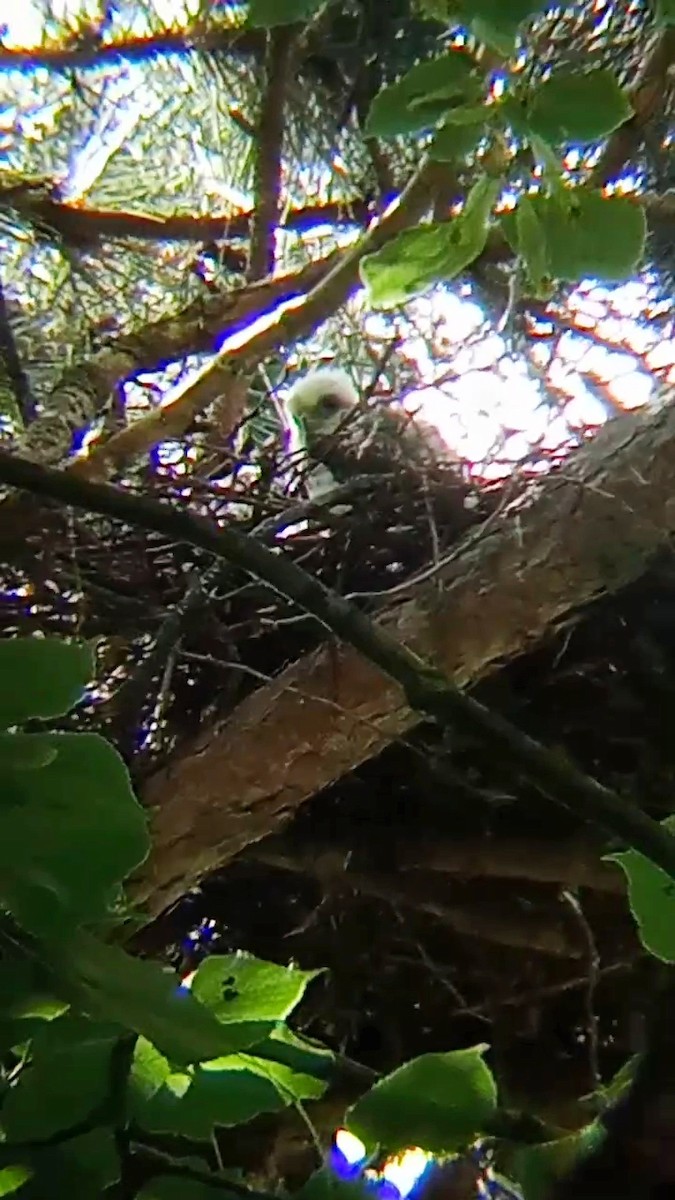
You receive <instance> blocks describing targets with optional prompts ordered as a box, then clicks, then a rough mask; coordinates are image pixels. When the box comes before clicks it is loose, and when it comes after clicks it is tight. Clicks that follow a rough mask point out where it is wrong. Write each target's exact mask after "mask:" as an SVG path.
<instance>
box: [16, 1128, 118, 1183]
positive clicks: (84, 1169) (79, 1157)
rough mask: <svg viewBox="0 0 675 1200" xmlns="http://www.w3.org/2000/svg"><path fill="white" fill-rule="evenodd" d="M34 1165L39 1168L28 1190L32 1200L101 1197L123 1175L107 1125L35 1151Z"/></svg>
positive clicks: (32, 1161)
mask: <svg viewBox="0 0 675 1200" xmlns="http://www.w3.org/2000/svg"><path fill="white" fill-rule="evenodd" d="M30 1164H31V1165H32V1166H34V1168H35V1178H34V1179H32V1180H31V1181H30V1183H29V1184H28V1186H27V1190H26V1193H25V1194H26V1196H27V1197H30V1200H45V1198H46V1197H49V1200H75V1198H77V1200H101V1196H102V1195H103V1194H104V1192H105V1189H106V1188H107V1187H110V1186H111V1185H112V1184H113V1183H116V1182H117V1180H118V1179H119V1177H120V1163H119V1156H118V1153H117V1148H116V1145H115V1139H114V1136H113V1133H112V1131H111V1130H108V1129H104V1128H99V1129H92V1130H91V1132H90V1133H85V1134H83V1135H82V1136H81V1137H78V1138H72V1140H70V1141H67V1142H61V1143H60V1144H59V1145H58V1146H54V1147H53V1148H50V1149H47V1150H40V1151H37V1152H33V1153H32V1154H31V1157H30ZM22 1200H23V1197H22Z"/></svg>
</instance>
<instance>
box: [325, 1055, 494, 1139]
mask: <svg viewBox="0 0 675 1200" xmlns="http://www.w3.org/2000/svg"><path fill="white" fill-rule="evenodd" d="M485 1050H486V1047H485V1046H474V1047H472V1048H471V1049H469V1050H453V1051H452V1052H450V1053H449V1054H423V1055H422V1056H421V1057H420V1058H416V1059H413V1060H412V1062H409V1063H406V1064H405V1065H404V1066H402V1067H399V1069H398V1070H397V1071H394V1072H393V1073H392V1074H391V1075H388V1076H387V1077H386V1079H382V1080H380V1082H379V1083H376V1084H375V1086H374V1087H373V1088H371V1090H370V1091H369V1092H368V1093H367V1094H366V1095H365V1096H363V1097H362V1098H361V1099H360V1100H357V1102H356V1104H355V1105H354V1106H353V1107H352V1108H351V1109H349V1111H348V1113H347V1119H346V1125H347V1128H348V1129H349V1130H350V1132H351V1133H355V1134H356V1136H357V1137H359V1138H361V1140H362V1141H363V1142H364V1143H365V1144H366V1146H373V1145H374V1144H379V1145H381V1146H384V1147H385V1148H386V1149H387V1150H388V1151H389V1152H390V1153H395V1152H396V1151H398V1150H403V1149H405V1147H406V1146H419V1147H420V1148H421V1149H422V1150H428V1151H429V1152H430V1153H432V1154H447V1153H451V1152H452V1151H454V1150H458V1149H461V1148H462V1147H464V1146H466V1145H467V1144H468V1143H471V1142H473V1141H474V1140H475V1138H476V1136H477V1135H478V1134H479V1133H481V1132H482V1131H483V1130H485V1128H486V1127H487V1125H488V1124H489V1121H490V1118H491V1117H492V1116H493V1114H494V1112H495V1109H496V1106H497V1088H496V1084H495V1081H494V1078H493V1075H492V1072H491V1071H490V1069H489V1067H487V1066H486V1065H485V1063H484V1061H483V1053H484V1051H485Z"/></svg>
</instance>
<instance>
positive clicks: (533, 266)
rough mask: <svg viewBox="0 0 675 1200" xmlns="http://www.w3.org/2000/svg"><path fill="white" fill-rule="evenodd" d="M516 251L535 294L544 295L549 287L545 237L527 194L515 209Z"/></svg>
mask: <svg viewBox="0 0 675 1200" xmlns="http://www.w3.org/2000/svg"><path fill="white" fill-rule="evenodd" d="M516 236H517V240H518V252H519V254H520V256H521V258H522V259H523V262H524V264H525V269H526V271H527V277H528V280H529V282H530V284H531V287H532V290H533V292H534V294H535V295H536V296H540V295H546V294H547V291H548V288H549V287H550V277H549V274H548V255H547V253H546V238H545V236H544V230H543V229H542V226H541V222H540V220H539V217H538V216H537V210H536V209H535V207H534V205H533V204H532V201H531V200H530V197H529V196H523V197H522V198H521V199H520V201H519V202H518V207H517V209H516Z"/></svg>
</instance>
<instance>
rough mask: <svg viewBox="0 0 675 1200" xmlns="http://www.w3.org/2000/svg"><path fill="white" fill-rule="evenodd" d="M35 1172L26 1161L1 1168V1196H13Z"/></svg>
mask: <svg viewBox="0 0 675 1200" xmlns="http://www.w3.org/2000/svg"><path fill="white" fill-rule="evenodd" d="M32 1174H33V1172H32V1171H31V1169H30V1167H29V1166H27V1165H26V1164H25V1163H17V1164H16V1165H13V1166H11V1167H2V1168H0V1196H11V1195H12V1193H13V1192H17V1191H18V1190H19V1188H20V1187H22V1186H23V1184H24V1183H26V1182H27V1181H28V1180H29V1179H30V1178H31V1177H32Z"/></svg>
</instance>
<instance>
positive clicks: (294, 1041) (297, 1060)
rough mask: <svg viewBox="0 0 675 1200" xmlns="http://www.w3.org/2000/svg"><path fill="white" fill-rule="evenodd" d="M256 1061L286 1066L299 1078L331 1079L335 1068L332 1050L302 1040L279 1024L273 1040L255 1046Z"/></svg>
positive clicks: (272, 1035) (304, 1039)
mask: <svg viewBox="0 0 675 1200" xmlns="http://www.w3.org/2000/svg"><path fill="white" fill-rule="evenodd" d="M251 1052H252V1054H253V1055H254V1056H255V1057H256V1058H267V1059H270V1060H271V1061H272V1062H278V1063H284V1064H285V1065H286V1066H287V1067H291V1068H292V1070H293V1071H295V1072H297V1073H298V1074H299V1075H314V1076H315V1077H316V1078H317V1079H326V1080H328V1079H329V1078H330V1076H331V1074H332V1072H333V1069H334V1067H335V1055H334V1054H333V1052H332V1051H331V1050H328V1049H327V1048H326V1047H325V1046H322V1045H321V1044H320V1042H314V1041H313V1040H312V1039H311V1038H307V1037H300V1036H299V1035H298V1034H297V1033H293V1031H292V1030H291V1029H289V1028H288V1026H287V1025H277V1026H276V1027H275V1028H274V1030H273V1031H272V1033H271V1034H270V1035H269V1037H266V1038H265V1039H264V1041H262V1042H256V1044H255V1045H254V1046H252V1047H251Z"/></svg>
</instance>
